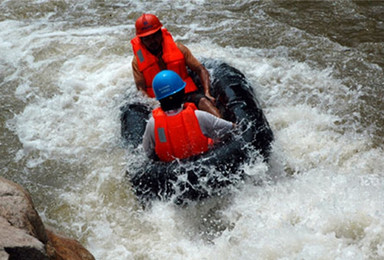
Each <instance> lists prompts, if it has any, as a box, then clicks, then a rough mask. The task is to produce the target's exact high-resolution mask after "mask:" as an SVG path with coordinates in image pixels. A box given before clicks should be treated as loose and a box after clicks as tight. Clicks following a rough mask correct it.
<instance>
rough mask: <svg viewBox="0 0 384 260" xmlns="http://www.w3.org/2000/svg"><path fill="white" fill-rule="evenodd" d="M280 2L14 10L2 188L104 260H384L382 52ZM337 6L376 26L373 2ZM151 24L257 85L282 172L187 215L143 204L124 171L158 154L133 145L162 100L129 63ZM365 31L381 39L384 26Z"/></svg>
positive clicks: (252, 171) (4, 4)
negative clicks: (149, 20) (125, 131)
mask: <svg viewBox="0 0 384 260" xmlns="http://www.w3.org/2000/svg"><path fill="white" fill-rule="evenodd" d="M107 2H108V3H107ZM282 5H283V4H282V3H279V1H277V2H275V1H271V2H267V3H266V2H262V1H250V0H242V1H236V3H227V2H226V1H213V2H211V1H204V0H198V1H162V2H160V1H149V2H141V1H138V2H136V1H123V0H114V1H78V2H77V1H69V0H55V1H44V0H41V1H11V0H9V1H6V0H2V1H0V10H1V14H0V18H1V19H0V53H1V55H0V91H1V92H0V101H1V124H2V126H1V129H2V135H1V139H0V143H1V151H0V152H1V156H2V158H3V159H1V172H0V174H1V176H4V177H7V178H9V179H12V180H14V181H16V182H18V183H20V184H22V185H23V186H25V187H26V188H28V189H29V190H30V191H31V194H32V198H33V200H34V202H35V204H36V206H37V209H38V211H39V213H40V215H41V216H42V218H43V221H44V222H45V223H46V224H48V225H51V226H53V227H55V228H56V229H58V230H60V231H62V232H64V233H65V234H67V235H69V236H71V237H74V238H75V239H78V240H80V242H81V243H82V244H83V245H84V246H85V247H86V248H87V249H89V250H90V251H91V253H92V254H93V255H94V256H95V257H96V259H228V260H229V259H384V176H383V174H384V173H383V169H384V160H383V158H384V152H383V142H382V135H381V134H380V133H382V132H380V127H379V126H380V125H381V124H382V123H381V122H382V118H381V117H380V115H383V110H382V106H380V104H381V102H382V101H383V95H382V93H383V92H382V90H381V89H382V88H379V87H378V86H380V85H381V86H383V85H384V84H383V79H384V76H383V71H382V67H380V64H379V65H378V64H377V62H376V60H375V59H373V58H372V59H371V58H370V57H371V56H370V55H369V54H367V53H368V52H369V51H370V50H371V49H375V48H378V49H380V48H383V45H382V42H381V43H380V41H377V42H376V43H372V44H371V45H369V44H370V43H369V42H368V41H367V43H366V45H363V44H356V45H354V46H352V47H351V46H345V45H343V44H342V43H340V41H337V40H335V39H336V38H337V37H334V38H332V37H331V36H327V35H325V34H323V32H319V33H318V34H316V33H314V32H313V30H314V29H313V27H311V25H310V24H309V25H308V30H305V29H303V27H300V26H299V25H301V22H302V23H304V24H305V22H306V21H307V22H308V23H310V22H311V21H310V20H305V19H304V18H302V16H303V15H305V14H306V9H305V8H302V9H300V8H299V9H298V10H296V9H294V8H293V7H292V8H291V9H289V8H288V7H285V6H282ZM287 5H288V4H287ZM329 5H330V7H329V8H331V9H332V10H336V11H337V12H336V11H335V13H334V14H333V15H336V14H337V15H339V16H338V19H339V20H341V21H349V22H350V23H351V24H353V21H358V22H359V23H360V22H361V21H365V20H364V17H365V16H364V12H363V11H364V10H365V9H363V8H364V6H363V5H361V6H360V5H357V4H356V3H354V2H353V1H335V2H334V3H333V5H331V3H329ZM379 7H380V6H379ZM285 8H286V9H285ZM321 8H323V7H321ZM381 8H384V7H381ZM316 10H317V9H315V14H317V13H316ZM319 10H320V7H319ZM319 10H317V11H318V12H320V11H319ZM362 10H363V11H362ZM376 10H379V9H376ZM312 11H313V10H312ZM142 12H152V13H156V14H158V15H159V17H160V18H161V20H162V22H163V24H164V25H165V26H166V27H167V28H168V29H169V30H170V31H171V33H173V35H174V37H175V39H176V40H179V41H182V42H183V43H184V44H185V45H187V46H188V47H189V48H190V49H191V51H192V52H193V53H194V54H195V56H197V57H199V58H200V57H206V58H213V59H220V60H223V61H225V62H227V63H229V64H230V65H232V66H234V67H235V68H237V69H239V70H240V71H242V72H243V73H244V74H245V75H246V76H247V78H248V79H249V80H250V82H251V83H252V82H253V83H254V86H255V89H254V91H255V93H256V94H257V96H258V98H259V100H260V102H261V104H262V107H263V109H264V112H265V115H266V117H267V119H268V121H269V123H270V125H271V127H272V130H273V132H274V134H275V139H276V140H275V142H274V146H273V147H274V150H273V153H272V158H271V162H270V164H269V165H267V164H264V163H261V162H260V161H258V160H257V159H255V160H254V161H253V162H252V163H250V164H248V165H244V169H245V171H246V173H247V174H249V175H251V176H255V177H259V178H262V179H263V178H264V177H263V176H266V175H274V176H278V178H276V180H275V181H274V182H266V183H263V184H262V185H254V184H253V183H247V184H246V185H245V187H244V188H243V189H242V190H237V191H234V194H233V196H231V197H225V198H218V199H210V200H207V201H205V202H202V203H196V204H195V205H191V206H189V207H185V208H180V207H178V206H176V205H173V204H171V203H163V202H159V203H155V204H154V205H153V207H152V208H151V209H148V210H142V209H141V208H140V207H139V206H138V204H137V201H136V198H135V196H134V195H133V193H132V190H131V188H130V183H129V180H128V179H127V178H126V176H125V170H126V169H127V168H128V170H129V165H130V164H132V163H135V162H136V161H137V160H141V159H142V156H144V154H140V153H137V152H136V151H135V152H134V153H133V151H130V150H129V149H125V147H123V146H122V140H121V136H120V119H119V116H120V107H121V106H122V105H123V104H125V103H126V102H127V101H132V100H140V101H142V102H147V103H150V104H154V102H155V101H153V100H152V101H151V100H148V99H146V98H145V97H143V96H141V95H139V94H138V93H137V91H136V88H135V86H134V83H133V77H132V69H131V64H130V62H131V59H132V50H131V46H130V43H129V40H130V39H131V38H132V37H133V35H134V21H135V19H136V18H137V17H138V16H139V15H140V14H141V13H142ZM294 12H297V13H298V14H299V15H297V16H295V17H297V21H293V22H292V21H285V17H287V16H289V15H292V13H294ZM325 13H326V14H329V16H327V15H325V16H322V17H321V19H325V20H326V21H328V22H329V24H330V25H329V26H330V27H331V28H337V26H338V24H337V22H335V21H334V20H333V18H332V17H334V16H333V15H331V14H330V13H327V12H325ZM279 14H281V17H280V16H279ZM367 17H368V16H367ZM300 19H303V20H300ZM313 19H314V20H316V19H319V18H318V17H317V16H316V15H314V16H313ZM321 19H319V21H320V20H321ZM366 19H367V20H368V21H369V22H371V23H374V22H375V24H376V25H377V26H376V28H377V30H378V32H377V33H376V35H380V33H381V32H382V30H383V25H382V22H380V21H378V20H374V19H373V18H370V17H368V18H366ZM290 22H292V23H294V22H296V23H297V24H298V26H297V27H295V26H293V25H292V24H290ZM367 24H368V23H367ZM342 25H343V24H342ZM368 25H369V24H368ZM368 25H367V26H368ZM319 26H321V24H320V25H319ZM343 26H344V27H345V28H353V27H352V25H351V26H350V27H349V25H346V24H344V25H343ZM380 26H381V27H380ZM315 28H316V27H315ZM319 28H320V27H319ZM319 31H320V29H319ZM330 31H331V32H333V31H332V30H330ZM363 36H364V37H365V35H362V36H361V37H363ZM356 37H357V36H356ZM383 42H384V41H383ZM375 46H376V47H375ZM372 53H374V51H372ZM376 53H378V54H380V51H377V52H376ZM378 60H379V59H377V61H378ZM367 118H368V119H367ZM367 121H368V122H367ZM378 129H379V130H378Z"/></svg>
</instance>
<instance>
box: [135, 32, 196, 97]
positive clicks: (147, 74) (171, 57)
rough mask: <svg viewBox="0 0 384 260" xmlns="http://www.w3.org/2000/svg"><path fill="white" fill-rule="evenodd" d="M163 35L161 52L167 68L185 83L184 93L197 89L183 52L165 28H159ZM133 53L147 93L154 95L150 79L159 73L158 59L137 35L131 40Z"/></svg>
mask: <svg viewBox="0 0 384 260" xmlns="http://www.w3.org/2000/svg"><path fill="white" fill-rule="evenodd" d="M161 31H162V35H163V44H162V46H163V54H162V59H163V61H164V63H165V64H166V66H167V69H168V70H173V71H174V72H176V73H177V74H179V76H180V77H181V78H182V79H183V80H184V81H185V82H186V83H187V85H186V86H185V93H188V92H193V91H196V90H197V87H196V85H195V83H194V82H193V80H192V78H191V77H190V76H189V75H188V72H187V67H186V64H185V59H184V55H183V53H182V52H181V51H180V50H179V48H178V47H177V45H176V43H175V42H174V41H173V38H172V35H171V34H170V33H169V32H168V31H167V29H165V28H163V29H161ZM131 44H132V47H133V53H134V55H135V57H136V60H137V63H138V66H139V70H140V71H141V72H142V73H143V75H144V78H145V85H146V86H147V89H146V91H147V94H148V96H150V97H155V93H154V92H153V89H152V80H153V78H154V77H155V76H156V74H157V73H159V72H160V71H161V70H160V67H159V64H158V61H159V59H158V58H157V57H156V56H155V55H153V54H152V53H150V52H149V51H148V50H147V48H145V46H144V44H143V43H142V42H141V40H140V38H139V37H137V36H136V37H135V38H133V39H132V40H131Z"/></svg>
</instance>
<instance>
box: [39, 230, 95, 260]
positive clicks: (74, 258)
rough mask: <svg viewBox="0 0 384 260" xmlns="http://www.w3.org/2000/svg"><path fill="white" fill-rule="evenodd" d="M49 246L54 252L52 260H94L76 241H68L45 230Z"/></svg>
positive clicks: (68, 239)
mask: <svg viewBox="0 0 384 260" xmlns="http://www.w3.org/2000/svg"><path fill="white" fill-rule="evenodd" d="M47 235H48V240H49V245H50V246H52V247H53V248H54V250H55V252H56V258H52V259H54V260H67V259H70V260H94V259H95V258H94V257H93V255H91V254H90V253H89V252H88V250H86V249H85V248H84V247H83V246H82V245H81V244H80V243H79V242H78V241H76V240H74V239H70V238H67V237H64V236H61V235H58V234H55V233H54V232H53V231H51V230H49V229H47Z"/></svg>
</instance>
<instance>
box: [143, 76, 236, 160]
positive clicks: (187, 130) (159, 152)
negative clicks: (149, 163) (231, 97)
mask: <svg viewBox="0 0 384 260" xmlns="http://www.w3.org/2000/svg"><path fill="white" fill-rule="evenodd" d="M186 85H187V83H186V82H185V81H183V80H182V79H181V77H180V76H179V75H178V74H177V73H176V72H174V71H172V70H163V71H161V72H159V73H158V74H157V75H156V76H155V78H154V79H153V90H154V93H155V96H156V99H157V100H159V102H160V107H159V108H156V109H154V110H153V111H152V117H151V118H150V119H149V121H148V123H147V126H146V129H145V132H144V136H143V148H144V151H145V153H146V154H147V156H148V157H149V158H153V159H160V160H161V161H164V162H171V161H173V160H176V159H185V158H189V157H191V156H194V155H199V154H202V153H205V152H207V151H208V150H209V149H210V147H211V146H212V145H213V143H214V142H217V141H219V140H220V139H221V138H222V137H224V136H225V135H227V134H228V133H230V132H231V131H232V130H233V129H234V128H235V124H234V123H232V122H229V121H226V120H224V119H221V118H218V117H216V116H214V115H212V114H210V113H207V112H205V111H201V110H197V108H196V106H195V104H193V103H184V101H183V99H184V92H185V88H186Z"/></svg>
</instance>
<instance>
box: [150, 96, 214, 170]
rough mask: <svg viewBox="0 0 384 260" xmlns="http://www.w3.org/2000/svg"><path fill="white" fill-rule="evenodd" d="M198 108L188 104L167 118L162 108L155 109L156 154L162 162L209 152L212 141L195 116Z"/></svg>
mask: <svg viewBox="0 0 384 260" xmlns="http://www.w3.org/2000/svg"><path fill="white" fill-rule="evenodd" d="M195 110H196V106H195V105H194V104H193V103H186V104H185V105H184V109H183V110H182V111H181V112H180V113H178V114H177V115H174V116H167V115H166V114H165V112H164V111H163V110H162V109H161V108H157V109H155V110H154V111H153V112H152V113H153V118H154V120H155V152H156V154H157V156H158V157H159V158H160V160H162V161H165V162H170V161H173V160H175V159H176V158H179V159H184V158H188V157H191V156H194V155H198V154H201V153H204V152H206V151H208V149H209V146H208V145H209V144H210V143H211V139H209V138H207V137H206V136H205V135H204V134H203V133H202V131H201V129H200V125H199V121H198V120H197V117H196V115H195Z"/></svg>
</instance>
